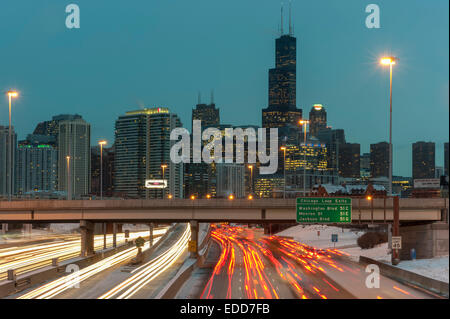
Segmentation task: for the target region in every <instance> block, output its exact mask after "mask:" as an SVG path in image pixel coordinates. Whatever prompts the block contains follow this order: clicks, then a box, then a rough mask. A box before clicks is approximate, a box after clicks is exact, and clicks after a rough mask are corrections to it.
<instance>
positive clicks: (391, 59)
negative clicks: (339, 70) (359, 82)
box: [380, 56, 398, 196]
mask: <svg viewBox="0 0 450 319" xmlns="http://www.w3.org/2000/svg"><path fill="white" fill-rule="evenodd" d="M397 61H398V58H396V57H393V56H390V57H384V58H382V59H381V61H380V63H381V64H382V65H389V185H388V195H389V196H392V66H393V65H394V64H395V63H396V62H397Z"/></svg>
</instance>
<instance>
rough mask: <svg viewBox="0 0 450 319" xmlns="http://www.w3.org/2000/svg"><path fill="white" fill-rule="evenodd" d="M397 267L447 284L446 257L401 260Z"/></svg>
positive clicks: (447, 268) (447, 269)
mask: <svg viewBox="0 0 450 319" xmlns="http://www.w3.org/2000/svg"><path fill="white" fill-rule="evenodd" d="M397 267H399V268H401V269H404V270H408V271H411V272H415V273H416V274H419V275H422V276H425V277H429V278H433V279H436V280H440V281H443V282H447V283H448V271H449V267H448V256H443V257H436V258H433V259H416V260H403V261H401V262H400V263H399V264H398V266H397Z"/></svg>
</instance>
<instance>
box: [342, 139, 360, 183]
mask: <svg viewBox="0 0 450 319" xmlns="http://www.w3.org/2000/svg"><path fill="white" fill-rule="evenodd" d="M360 151H361V146H360V144H357V143H345V144H342V145H340V147H339V176H341V177H348V178H359V177H360V176H361V173H360V168H361V167H360V165H361V164H360Z"/></svg>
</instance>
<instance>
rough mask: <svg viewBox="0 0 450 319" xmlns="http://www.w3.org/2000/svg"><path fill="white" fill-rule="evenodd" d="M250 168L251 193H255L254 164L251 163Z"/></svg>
mask: <svg viewBox="0 0 450 319" xmlns="http://www.w3.org/2000/svg"><path fill="white" fill-rule="evenodd" d="M248 168H250V194H253V165H249V166H248Z"/></svg>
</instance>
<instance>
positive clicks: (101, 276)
mask: <svg viewBox="0 0 450 319" xmlns="http://www.w3.org/2000/svg"><path fill="white" fill-rule="evenodd" d="M164 230H165V231H166V230H167V229H164ZM168 235H169V236H168V237H167V238H166V239H165V240H164V242H163V243H162V245H160V247H158V249H157V250H156V251H155V252H154V254H152V256H151V258H150V260H148V261H146V262H144V263H143V264H142V265H140V266H138V267H136V268H133V269H132V270H130V271H127V272H122V271H121V270H123V266H125V265H127V263H128V262H129V261H130V260H131V259H132V258H133V257H135V256H136V253H137V248H136V247H132V248H128V249H126V250H124V251H121V252H119V253H116V254H114V255H113V256H111V257H108V258H105V259H103V260H101V261H99V262H97V263H95V264H92V265H90V266H88V267H86V268H83V269H81V270H79V271H77V272H74V273H72V274H69V275H67V276H63V277H61V278H58V279H56V280H53V281H51V282H48V283H46V284H44V285H42V286H40V287H37V288H35V289H33V290H31V291H28V292H26V293H25V294H21V295H19V296H18V297H17V298H18V299H51V298H90V299H94V298H98V299H112V298H114V299H129V298H133V297H135V296H137V297H139V296H141V297H142V295H145V294H146V293H148V291H147V290H148V286H150V282H152V281H154V280H155V279H156V278H158V276H160V275H161V274H163V273H164V272H165V271H166V270H168V269H169V268H170V267H171V266H172V265H173V264H174V263H175V262H176V261H177V260H178V259H179V258H180V256H181V255H183V254H184V253H185V252H186V250H187V243H188V240H189V238H190V235H191V231H190V227H189V224H184V225H178V226H175V227H174V229H173V230H172V231H171V233H170V234H168ZM160 238H161V237H159V238H156V239H155V240H154V242H153V244H155V243H156V242H157V241H159V240H160ZM149 248H150V243H149V242H146V243H145V245H144V247H143V248H142V250H143V251H146V250H147V249H149ZM160 285H161V283H160ZM142 290H144V293H143V294H142V292H141V291H142Z"/></svg>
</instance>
